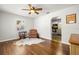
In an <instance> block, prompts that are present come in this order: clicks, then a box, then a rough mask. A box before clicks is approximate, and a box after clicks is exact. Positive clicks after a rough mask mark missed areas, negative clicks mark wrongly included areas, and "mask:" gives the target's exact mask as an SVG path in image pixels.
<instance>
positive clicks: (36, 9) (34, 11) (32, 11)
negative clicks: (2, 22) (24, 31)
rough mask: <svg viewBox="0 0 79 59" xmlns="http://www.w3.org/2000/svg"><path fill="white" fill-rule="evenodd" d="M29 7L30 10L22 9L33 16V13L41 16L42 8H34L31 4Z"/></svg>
mask: <svg viewBox="0 0 79 59" xmlns="http://www.w3.org/2000/svg"><path fill="white" fill-rule="evenodd" d="M28 6H29V9H22V10H25V11H26V10H27V11H29V14H32V13H36V14H39V11H42V8H37V7H34V6H32V5H31V4H28Z"/></svg>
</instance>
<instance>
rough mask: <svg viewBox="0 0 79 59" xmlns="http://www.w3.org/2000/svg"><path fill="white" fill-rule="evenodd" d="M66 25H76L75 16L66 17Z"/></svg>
mask: <svg viewBox="0 0 79 59" xmlns="http://www.w3.org/2000/svg"><path fill="white" fill-rule="evenodd" d="M66 23H67V24H73V23H76V14H70V15H67V16H66Z"/></svg>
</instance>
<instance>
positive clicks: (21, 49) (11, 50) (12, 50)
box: [0, 40, 69, 55]
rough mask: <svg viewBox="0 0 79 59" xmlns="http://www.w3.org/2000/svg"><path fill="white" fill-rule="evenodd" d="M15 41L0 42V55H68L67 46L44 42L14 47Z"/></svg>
mask: <svg viewBox="0 0 79 59" xmlns="http://www.w3.org/2000/svg"><path fill="white" fill-rule="evenodd" d="M15 42H17V40H12V41H6V42H0V55H69V45H66V44H62V43H58V42H54V41H51V40H46V41H45V42H42V43H39V44H33V45H23V46H17V45H14V44H15Z"/></svg>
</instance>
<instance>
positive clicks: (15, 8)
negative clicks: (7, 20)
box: [0, 4, 75, 17]
mask: <svg viewBox="0 0 79 59" xmlns="http://www.w3.org/2000/svg"><path fill="white" fill-rule="evenodd" d="M33 6H36V7H41V8H43V10H42V11H40V14H39V15H36V14H31V15H29V14H28V11H24V10H22V9H24V8H27V9H28V5H27V4H0V10H3V11H6V12H10V13H13V14H17V15H21V16H25V17H37V16H40V15H43V14H46V13H48V12H54V11H57V10H60V9H64V8H67V7H70V6H75V5H73V4H33Z"/></svg>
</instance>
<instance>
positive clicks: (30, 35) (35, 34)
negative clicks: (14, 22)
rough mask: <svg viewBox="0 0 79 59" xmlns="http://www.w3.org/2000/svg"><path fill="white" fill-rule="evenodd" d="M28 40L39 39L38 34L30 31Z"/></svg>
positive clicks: (32, 30) (33, 30)
mask: <svg viewBox="0 0 79 59" xmlns="http://www.w3.org/2000/svg"><path fill="white" fill-rule="evenodd" d="M28 37H29V38H39V34H38V32H37V30H36V29H31V30H30V31H29V33H28Z"/></svg>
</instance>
